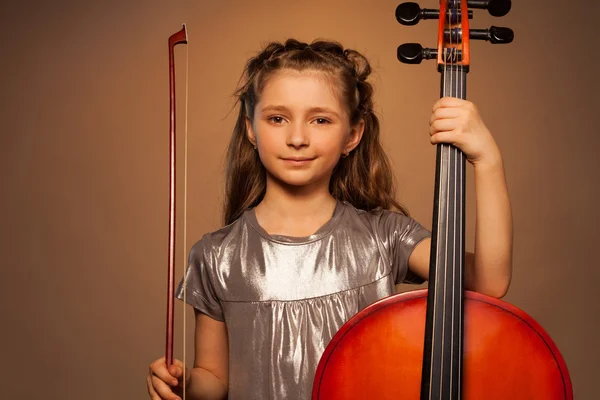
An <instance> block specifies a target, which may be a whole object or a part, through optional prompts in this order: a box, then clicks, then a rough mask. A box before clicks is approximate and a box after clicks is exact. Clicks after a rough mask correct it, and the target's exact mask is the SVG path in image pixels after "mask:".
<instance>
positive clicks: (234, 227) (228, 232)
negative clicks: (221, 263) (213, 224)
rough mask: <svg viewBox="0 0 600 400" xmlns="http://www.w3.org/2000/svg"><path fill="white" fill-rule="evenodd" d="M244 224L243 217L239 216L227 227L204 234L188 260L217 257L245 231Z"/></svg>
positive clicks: (192, 249) (193, 247)
mask: <svg viewBox="0 0 600 400" xmlns="http://www.w3.org/2000/svg"><path fill="white" fill-rule="evenodd" d="M245 230H247V229H246V223H245V220H244V216H241V217H240V218H238V219H237V220H235V221H234V222H232V223H230V224H229V225H225V226H224V227H222V228H219V229H217V230H215V231H212V232H206V233H205V234H203V235H202V237H201V238H200V240H198V241H197V242H196V243H195V244H194V245H193V246H192V248H191V250H190V259H194V258H199V257H204V258H205V259H207V258H209V257H212V256H214V255H218V254H220V253H221V252H222V251H223V248H224V247H226V246H227V245H228V244H230V243H232V242H235V241H237V239H238V238H239V237H240V235H241V234H242V233H243V232H244V231H245Z"/></svg>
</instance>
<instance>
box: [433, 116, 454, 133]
mask: <svg viewBox="0 0 600 400" xmlns="http://www.w3.org/2000/svg"><path fill="white" fill-rule="evenodd" d="M457 126H458V120H456V119H454V118H453V119H438V120H436V121H433V123H432V124H431V126H430V127H429V134H430V135H435V134H436V133H439V132H449V131H453V130H455V129H456V127H457Z"/></svg>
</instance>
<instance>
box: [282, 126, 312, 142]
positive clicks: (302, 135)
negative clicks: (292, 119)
mask: <svg viewBox="0 0 600 400" xmlns="http://www.w3.org/2000/svg"><path fill="white" fill-rule="evenodd" d="M308 129H309V128H308V127H307V126H306V125H305V124H304V123H302V122H298V123H296V124H293V125H290V130H289V132H288V136H287V145H288V146H292V147H295V148H300V147H303V146H308V143H309V133H308Z"/></svg>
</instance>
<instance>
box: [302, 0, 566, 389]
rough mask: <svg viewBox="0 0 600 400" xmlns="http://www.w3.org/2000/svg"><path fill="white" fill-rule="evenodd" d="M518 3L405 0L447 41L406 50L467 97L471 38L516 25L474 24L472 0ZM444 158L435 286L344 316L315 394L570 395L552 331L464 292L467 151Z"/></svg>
mask: <svg viewBox="0 0 600 400" xmlns="http://www.w3.org/2000/svg"><path fill="white" fill-rule="evenodd" d="M510 5H511V2H510V1H509V0H487V1H471V0H469V1H467V0H441V1H440V10H439V12H438V11H437V10H421V9H420V8H419V7H418V5H417V4H415V3H404V4H402V5H400V6H399V7H398V9H397V10H396V17H397V19H398V20H399V21H400V22H401V23H403V24H405V25H414V24H415V23H417V22H418V21H419V20H420V19H428V18H438V19H439V29H438V48H437V50H434V49H423V48H422V47H421V46H420V45H416V44H408V45H402V46H400V47H399V49H398V58H399V59H400V61H403V62H405V63H411V64H416V63H420V62H421V60H422V59H428V58H437V61H438V70H439V72H441V73H442V84H441V96H442V97H444V96H453V97H458V98H462V99H465V98H466V73H467V72H468V68H469V61H470V60H469V58H470V49H469V39H470V38H472V39H473V38H474V39H485V40H489V41H490V42H492V43H509V42H510V41H512V38H513V33H512V31H511V30H510V29H507V28H496V27H492V28H491V29H489V30H470V29H469V18H470V17H471V16H472V14H471V11H469V10H468V7H467V6H472V8H487V9H488V11H489V12H490V14H492V15H494V16H502V15H505V14H506V13H508V11H509V10H510ZM467 15H468V16H469V17H468V18H462V16H467ZM463 33H465V34H464V35H463ZM436 157H437V159H436V182H435V192H434V195H435V200H434V210H433V223H432V225H433V229H432V250H431V262H430V273H429V288H428V289H426V290H417V291H413V292H408V293H403V294H399V295H395V296H390V297H388V298H385V299H382V300H380V301H378V302H376V303H374V304H372V305H370V306H369V307H367V308H365V309H363V310H362V311H360V312H359V313H358V314H357V315H355V316H354V317H352V318H351V319H350V320H349V321H348V322H347V323H346V324H344V326H342V328H341V329H340V330H339V331H338V332H337V333H336V335H335V336H334V337H333V339H332V340H331V342H330V343H329V345H328V346H327V348H326V349H325V352H324V354H323V356H322V357H321V360H320V362H319V365H318V368H317V372H316V376H315V381H314V385H313V396H312V397H313V400H341V399H345V400H354V399H377V400H386V399H421V400H426V399H436V400H458V399H462V398H464V399H467V400H480V399H485V400H492V399H498V400H500V399H501V400H533V399H540V400H542V399H543V400H559V399H560V400H571V399H572V398H573V391H572V386H571V380H570V377H569V373H568V370H567V367H566V364H565V362H564V360H563V358H562V356H561V354H560V352H559V351H558V349H557V347H556V345H555V344H554V342H553V341H552V339H551V338H550V336H549V335H548V334H547V333H546V332H545V331H544V329H543V328H542V327H541V326H540V325H539V324H538V323H537V322H535V321H534V320H533V318H531V317H530V316H529V315H527V314H526V313H525V312H523V311H521V310H519V309H518V308H516V307H514V306H512V305H510V304H509V303H506V302H504V301H502V300H498V299H495V298H492V297H488V296H484V295H481V294H478V293H474V292H468V291H464V288H463V283H464V274H463V270H464V254H465V252H464V231H465V229H464V219H465V218H464V214H465V212H464V211H465V202H464V197H465V157H464V154H462V152H461V151H460V150H459V149H457V148H456V147H454V146H451V145H446V144H440V145H438V148H437V156H436Z"/></svg>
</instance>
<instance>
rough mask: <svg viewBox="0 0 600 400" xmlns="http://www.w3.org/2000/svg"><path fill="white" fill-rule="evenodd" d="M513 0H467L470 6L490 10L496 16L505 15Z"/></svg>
mask: <svg viewBox="0 0 600 400" xmlns="http://www.w3.org/2000/svg"><path fill="white" fill-rule="evenodd" d="M511 3H512V2H511V0H467V6H468V7H469V8H480V9H483V10H488V12H489V13H490V15H492V16H494V17H503V16H505V15H506V14H508V12H509V11H510V6H511Z"/></svg>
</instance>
